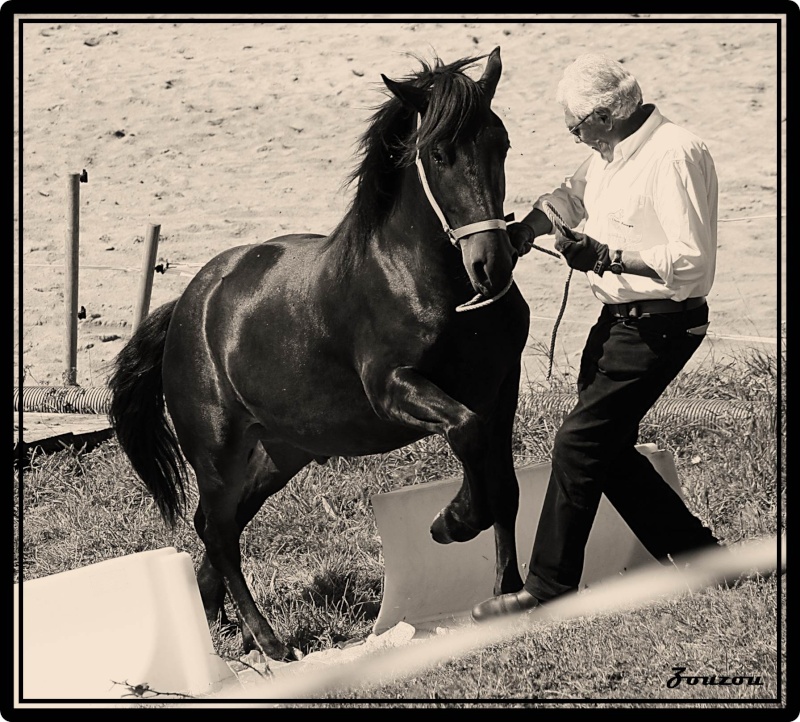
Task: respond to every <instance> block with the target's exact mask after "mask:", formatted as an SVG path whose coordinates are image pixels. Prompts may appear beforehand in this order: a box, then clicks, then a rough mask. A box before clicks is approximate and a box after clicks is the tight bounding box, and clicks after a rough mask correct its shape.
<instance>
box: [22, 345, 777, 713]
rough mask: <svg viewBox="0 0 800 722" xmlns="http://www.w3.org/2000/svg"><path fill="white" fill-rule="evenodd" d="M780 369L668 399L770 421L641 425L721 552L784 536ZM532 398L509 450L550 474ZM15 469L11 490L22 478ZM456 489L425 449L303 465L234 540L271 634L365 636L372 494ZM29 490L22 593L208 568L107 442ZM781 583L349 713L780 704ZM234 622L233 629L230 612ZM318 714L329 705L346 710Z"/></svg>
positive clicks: (678, 605)
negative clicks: (735, 407)
mask: <svg viewBox="0 0 800 722" xmlns="http://www.w3.org/2000/svg"><path fill="white" fill-rule="evenodd" d="M779 363H780V364H781V368H780V370H779ZM784 364H785V356H784V355H781V356H780V357H777V356H776V355H775V354H769V353H764V352H761V351H752V352H747V353H744V354H742V355H741V356H740V357H738V358H737V359H735V362H731V363H729V364H726V365H725V366H718V365H716V366H713V367H712V366H710V365H709V366H708V367H703V368H701V369H699V370H695V371H693V372H691V373H685V374H682V375H681V376H679V378H677V379H676V380H675V382H674V383H673V384H672V385H671V386H670V388H669V389H668V391H667V394H668V395H671V396H674V397H682V398H698V399H722V400H725V399H730V400H734V401H738V402H747V403H752V404H753V408H754V409H755V408H756V407H758V408H762V407H764V406H765V405H766V406H768V407H771V412H770V413H767V414H763V413H754V414H753V415H752V418H751V419H750V420H749V421H748V422H747V423H746V425H745V426H740V427H738V428H730V429H727V430H726V429H718V430H715V431H709V430H707V429H705V428H703V427H702V426H701V425H697V424H674V425H670V424H657V425H655V424H644V425H643V426H642V429H641V434H640V439H639V440H640V442H642V443H647V442H652V443H656V444H658V445H659V447H661V448H665V449H668V450H669V451H671V452H672V454H673V456H674V458H675V463H676V466H677V469H678V476H679V478H680V480H681V483H682V486H683V491H684V494H685V496H686V498H687V503H688V505H689V507H690V508H691V510H692V511H693V512H694V513H695V514H697V515H698V516H699V517H700V518H701V519H702V520H703V522H704V523H706V524H707V525H708V526H709V527H711V528H712V529H713V531H714V532H715V533H716V534H717V536H718V537H720V538H721V539H722V540H723V541H725V542H728V543H734V542H738V541H740V540H747V539H755V538H759V537H762V536H766V535H772V534H775V533H776V532H777V531H778V530H779V529H784V528H785V517H784V515H785V508H786V505H785V490H786V479H785V472H783V470H784V469H785V447H786V444H785V434H786V428H785V418H786V416H785V394H784V393H782V392H783V389H782V388H781V384H782V383H785V382H784V381H783V379H784V378H785V375H784V374H783V370H784V369H783V365H784ZM549 388H550V390H556V391H568V392H571V391H572V390H573V389H574V372H573V370H572V369H567V370H566V371H564V370H559V371H558V373H556V374H554V381H553V382H552V384H551V385H550V387H549ZM541 391H542V389H541V388H533V387H529V386H526V387H523V388H522V390H521V395H520V402H519V408H518V413H517V423H516V426H515V430H514V440H513V448H514V455H515V461H516V463H517V464H518V465H523V464H530V463H535V462H539V461H547V460H548V459H549V455H550V450H551V447H552V439H553V435H554V434H555V431H556V430H557V429H558V426H559V423H560V421H561V419H562V418H563V412H558V411H543V410H542V409H541V407H540V404H539V403H538V401H537V399H538V398H539V397H538V394H539V393H540V392H541ZM14 471H15V477H16V480H17V481H20V470H19V469H15V470H14ZM459 474H460V465H459V464H458V462H457V461H456V459H455V458H454V457H453V455H452V454H451V452H450V451H449V448H448V447H447V445H446V443H445V442H444V441H443V440H442V439H441V438H438V437H432V438H428V439H424V440H422V441H419V442H417V443H415V444H412V445H410V446H407V447H405V448H403V449H399V450H396V451H394V452H391V453H388V454H383V455H379V456H370V457H361V458H352V459H348V458H335V459H331V460H330V461H329V463H328V464H326V465H325V466H318V465H311V466H309V467H307V468H306V469H304V470H303V471H302V472H300V473H299V474H298V475H297V477H296V478H295V479H294V480H293V481H292V482H291V483H290V484H289V485H288V486H287V487H286V488H285V489H284V490H283V491H281V492H279V493H278V494H277V495H275V496H274V497H272V498H271V499H269V500H268V501H267V502H266V504H265V505H264V507H263V508H262V510H261V511H260V512H259V513H258V514H257V515H256V517H255V518H254V519H253V521H252V522H251V523H250V525H249V526H248V527H247V529H246V530H245V532H244V533H243V535H242V540H241V547H242V556H243V570H244V574H245V577H246V579H247V580H248V583H249V585H250V588H251V590H252V592H253V595H254V597H255V599H256V603H257V604H258V605H259V607H260V608H261V609H262V610H264V611H265V613H266V614H267V616H268V618H269V619H270V621H271V622H272V624H273V626H274V628H275V631H276V632H277V633H278V635H279V636H281V637H282V638H283V639H284V640H285V641H286V642H288V643H289V644H291V645H293V646H295V647H297V648H299V649H300V650H301V651H302V652H304V653H310V652H314V651H318V650H323V649H328V648H330V647H331V646H333V645H334V644H336V643H337V642H341V641H345V640H348V639H352V638H363V637H366V636H367V635H369V634H370V632H371V630H372V624H373V622H374V620H375V618H376V617H377V613H378V610H379V608H380V601H381V596H382V584H383V560H382V552H381V543H380V538H379V536H378V533H377V528H376V525H375V522H374V518H373V515H372V510H371V508H370V502H369V498H370V496H371V495H372V494H375V493H379V492H385V491H389V490H392V489H397V488H399V487H402V486H408V485H413V484H418V483H422V482H427V481H432V480H435V479H442V478H447V477H451V476H457V475H459ZM21 481H22V482H23V483H22V484H21V485H20V486H18V487H17V488H18V489H21V495H15V507H14V523H15V525H16V527H17V532H18V530H19V526H18V523H19V512H20V509H19V504H20V503H21V504H22V505H23V507H24V509H23V511H24V518H23V526H22V534H23V536H22V544H21V548H22V552H21V554H15V558H14V580H15V582H17V581H19V579H20V575H21V574H22V575H24V578H25V579H35V578H37V577H40V576H44V575H49V574H54V573H57V572H61V571H67V570H69V569H74V568H77V567H80V566H84V565H86V564H91V563H93V562H98V561H102V560H105V559H110V558H114V557H118V556H122V555H126V554H132V553H135V552H140V551H145V550H148V549H156V548H160V547H164V546H174V547H176V548H177V549H178V550H180V551H186V552H188V553H189V554H191V556H192V559H193V561H194V563H195V565H197V564H198V563H199V561H200V558H201V555H202V546H201V544H200V542H199V540H198V538H197V536H196V534H195V532H194V528H193V526H192V524H191V513H190V514H189V519H188V520H187V521H181V522H180V523H179V524H178V525H177V527H176V529H175V530H174V531H170V530H168V529H167V528H166V527H165V526H164V524H163V523H162V521H161V519H160V517H159V515H158V512H157V509H156V507H155V505H154V504H153V502H152V500H151V499H150V497H149V496H148V495H147V493H146V491H144V489H143V487H142V485H141V483H140V482H139V480H138V478H137V477H136V475H135V474H134V472H133V471H132V469H131V467H130V464H129V463H128V461H127V459H126V457H125V456H124V455H123V454H122V453H121V451H120V449H119V447H118V445H117V443H116V441H113V440H112V441H109V442H106V443H104V444H102V445H100V446H98V447H96V448H94V449H93V450H91V451H82V450H75V449H66V450H64V451H61V452H59V453H55V454H50V455H44V454H34V455H33V457H32V458H31V461H30V465H29V467H28V468H26V469H25V470H24V472H23V473H22V478H21ZM191 509H193V507H192V506H191V505H190V510H191ZM779 511H780V514H779ZM784 581H785V577H768V578H761V577H758V578H752V579H746V580H742V581H741V582H740V583H737V584H736V585H733V586H731V587H730V588H724V589H709V590H705V591H703V592H701V593H695V594H692V595H688V596H685V597H681V598H679V599H675V600H671V601H663V602H656V603H653V604H652V605H650V606H649V607H647V608H645V609H642V610H639V611H637V612H635V613H628V614H620V615H609V616H600V617H593V618H590V619H578V620H571V621H568V622H563V623H558V624H551V625H549V626H543V627H542V628H541V629H540V630H537V631H536V633H530V634H528V635H526V636H525V637H524V638H522V639H519V640H516V641H515V642H514V643H512V644H508V645H503V646H502V647H496V648H488V649H486V650H483V651H481V652H478V653H475V654H473V655H470V656H469V657H465V658H463V659H459V660H454V661H453V662H451V663H448V664H445V665H441V666H440V667H437V668H436V669H433V670H431V671H429V672H426V673H424V674H420V675H419V676H418V677H417V678H413V679H405V680H402V681H399V682H397V683H395V684H392V685H386V686H384V687H381V688H379V689H371V690H364V691H360V692H359V691H356V692H354V693H353V694H352V696H348V699H351V700H352V701H351V702H350V704H352V705H353V706H364V705H365V704H367V701H368V700H369V699H389V700H396V701H397V706H403V705H404V704H407V705H409V706H413V704H418V705H427V706H432V707H435V706H438V705H447V706H454V705H456V706H458V705H462V706H474V705H475V704H476V703H478V702H480V701H481V700H485V701H491V700H505V701H508V702H510V704H511V706H515V705H516V706H522V707H524V706H537V705H546V704H549V703H552V702H553V701H561V702H569V703H570V704H572V705H573V706H582V705H583V703H582V702H581V700H597V702H595V703H594V706H602V705H603V703H604V701H607V702H608V704H611V703H612V702H614V701H617V702H619V701H627V702H626V704H627V705H628V706H637V705H642V704H650V705H651V706H652V703H648V702H647V700H652V701H653V702H657V701H658V700H665V699H666V700H677V699H682V698H687V699H692V700H696V701H698V703H702V702H706V701H707V702H708V703H709V704H710V705H711V704H717V705H718V704H720V703H723V704H730V705H732V706H735V705H736V703H737V700H743V699H753V700H762V701H763V705H764V706H765V707H769V706H774V703H770V702H769V700H770V699H774V698H775V697H776V695H777V694H778V690H779V688H780V689H783V690H785V689H786V686H785V679H781V675H784V674H785V672H783V671H779V670H781V668H782V667H785V664H784V662H785V649H778V648H777V630H778V627H779V626H780V625H783V624H785V620H779V619H777V611H776V609H777V600H778V597H779V595H780V594H783V593H784V591H783V582H784ZM784 608H785V607H784ZM228 614H229V616H231V618H235V613H234V611H233V609H232V608H231V607H230V606H229V608H228ZM212 639H213V641H214V644H215V646H216V648H217V650H218V651H219V653H220V654H221V656H223V657H225V658H229V659H230V658H236V657H238V656H239V655H240V650H241V638H240V637H239V636H238V635H235V636H234V637H226V636H224V635H222V634H220V633H219V631H218V630H216V629H215V630H212ZM779 662H780V663H781V664H780V665H779ZM675 666H684V667H686V670H687V672H686V674H695V675H713V674H737V673H741V674H753V675H760V676H761V677H762V679H763V685H761V686H757V687H755V686H750V687H747V686H742V687H718V686H717V687H711V686H691V687H690V686H686V685H684V686H682V687H680V688H678V689H676V690H670V689H667V688H666V686H665V685H666V681H667V680H668V679H669V677H670V676H671V674H672V672H671V670H672V668H673V667H675ZM328 699H329V701H330V704H331V705H334V706H339V707H342V706H347V705H348V702H347V701H344V700H339V701H336V702H334V701H333V700H334V697H333V696H330V697H329V698H328ZM359 700H360V701H359ZM412 700H413V701H414V702H411V701H412ZM455 700H459V701H460V702H457V703H456V702H454V701H455ZM720 700H721V702H720ZM323 704H324V703H323Z"/></svg>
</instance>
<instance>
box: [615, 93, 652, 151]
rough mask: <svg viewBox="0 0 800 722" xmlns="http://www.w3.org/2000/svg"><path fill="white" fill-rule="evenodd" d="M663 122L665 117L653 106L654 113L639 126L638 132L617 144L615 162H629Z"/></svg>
mask: <svg viewBox="0 0 800 722" xmlns="http://www.w3.org/2000/svg"><path fill="white" fill-rule="evenodd" d="M663 122H664V116H663V115H661V113H660V112H659V110H658V108H657V107H656V106H655V105H653V112H652V113H650V115H649V117H648V118H647V120H645V121H644V123H642V124H641V126H639V128H638V130H636V131H635V132H634V133H631V134H630V135H629V136H628V137H627V138H625V139H624V140H621V141H620V142H619V143H617V145H616V146H615V148H614V160H627V159H628V158H630V157H631V156H632V155H633V154H634V153H635V152H636V151H637V150H639V148H640V147H641V145H642V143H644V142H645V141H646V140H647V139H648V138H649V137H650V136H651V135H652V134H653V131H654V130H655V129H656V128H658V126H659V125H661V124H662V123H663Z"/></svg>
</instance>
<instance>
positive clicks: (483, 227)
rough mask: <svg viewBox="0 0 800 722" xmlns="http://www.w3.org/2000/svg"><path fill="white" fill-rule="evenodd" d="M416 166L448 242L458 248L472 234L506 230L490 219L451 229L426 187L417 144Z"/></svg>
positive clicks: (496, 221) (504, 226) (426, 181)
mask: <svg viewBox="0 0 800 722" xmlns="http://www.w3.org/2000/svg"><path fill="white" fill-rule="evenodd" d="M420 118H421V116H420V115H419V114H417V131H418V132H419V126H420ZM414 162H415V163H416V166H417V175H419V181H420V183H421V184H422V190H424V191H425V196H426V197H427V198H428V202H429V203H430V204H431V207H432V208H433V210H434V212H435V213H436V215H437V216H438V217H439V222H440V223H441V224H442V230H443V231H444V232H445V233H446V234H447V235H448V237H449V238H450V242H451V243H452V244H453V245H454V246H456V247H457V246H458V242H459V241H460V240H461V239H462V238H466V237H467V236H471V235H472V234H473V233H480V232H481V231H494V230H503V231H504V230H505V229H506V222H505V221H504V220H502V219H500V218H491V219H489V220H485V221H477V222H476V223H469V224H467V225H466V226H461V227H460V228H451V227H450V225H449V224H448V223H447V219H446V218H445V216H444V212H443V211H442V209H441V208H440V207H439V204H438V203H437V202H436V199H435V198H434V197H433V193H432V192H431V187H430V186H429V185H428V177H427V176H426V175H425V168H424V167H423V165H422V158H420V155H419V144H417V156H416V159H415V161H414Z"/></svg>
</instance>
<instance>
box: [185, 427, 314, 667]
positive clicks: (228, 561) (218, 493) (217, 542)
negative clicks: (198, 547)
mask: <svg viewBox="0 0 800 722" xmlns="http://www.w3.org/2000/svg"><path fill="white" fill-rule="evenodd" d="M240 451H243V452H244V451H245V449H240ZM245 457H246V460H245V461H244V462H242V461H241V460H239V459H237V455H236V454H235V453H226V454H222V455H221V456H220V457H219V458H217V459H215V460H214V461H212V460H210V459H208V460H207V461H206V462H205V463H202V462H201V463H199V464H198V466H196V467H195V471H196V472H197V476H198V488H199V489H200V506H199V508H198V511H197V514H196V515H195V527H196V528H197V530H198V534H199V535H200V537H201V539H202V540H203V543H204V544H205V547H206V554H205V555H204V558H203V561H202V563H201V565H200V570H199V571H198V583H199V585H200V592H201V596H202V598H203V605H204V607H205V611H206V616H207V618H208V619H209V622H211V623H213V622H214V621H216V620H217V619H219V620H220V621H221V622H222V623H223V624H225V623H226V622H227V618H226V617H225V615H224V608H223V601H224V598H225V591H226V589H227V591H228V592H229V593H230V595H231V598H232V600H233V602H234V605H235V607H236V610H237V614H238V617H239V622H240V625H241V627H242V638H243V643H244V648H245V651H249V650H250V649H260V650H261V651H263V652H264V653H265V654H266V655H267V656H269V657H272V658H275V659H285V658H287V657H289V655H288V650H287V648H286V647H285V645H283V644H282V643H281V642H280V641H279V640H278V639H277V637H276V636H275V633H274V632H273V630H272V627H271V626H270V625H269V623H268V622H267V620H266V619H265V618H264V617H263V615H262V614H261V613H260V612H259V611H258V608H257V607H256V604H255V601H254V600H253V597H252V594H251V593H250V590H249V589H248V587H247V583H246V582H245V580H244V576H243V574H242V570H241V552H240V549H239V537H240V536H241V533H242V530H243V529H244V527H245V526H246V525H247V524H248V522H249V521H250V520H251V519H252V518H253V517H254V516H255V514H256V513H257V512H258V510H259V509H260V508H261V506H262V505H263V503H264V501H265V500H266V499H267V498H268V497H269V496H270V495H272V494H274V493H275V492H277V491H278V490H280V489H282V488H283V487H284V486H285V485H286V483H287V482H288V481H289V480H290V479H291V478H292V477H293V476H294V475H295V474H296V473H297V472H298V471H299V470H300V469H301V468H303V467H304V466H305V465H306V464H308V463H309V462H310V461H311V458H312V457H311V456H310V455H308V454H307V453H305V452H301V451H299V450H297V449H293V448H290V447H285V446H281V447H271V448H270V452H269V454H267V452H266V451H265V450H264V448H263V447H262V446H261V444H260V443H259V442H256V443H255V445H253V446H251V450H250V451H249V452H245Z"/></svg>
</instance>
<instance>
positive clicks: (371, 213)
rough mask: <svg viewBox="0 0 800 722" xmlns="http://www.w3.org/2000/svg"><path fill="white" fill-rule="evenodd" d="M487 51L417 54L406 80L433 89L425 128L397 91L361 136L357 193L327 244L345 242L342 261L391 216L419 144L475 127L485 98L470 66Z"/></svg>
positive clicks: (357, 253)
mask: <svg viewBox="0 0 800 722" xmlns="http://www.w3.org/2000/svg"><path fill="white" fill-rule="evenodd" d="M484 57H486V56H485V55H484V56H476V57H470V58H461V59H460V60H456V61H454V62H452V63H449V64H444V63H443V62H442V61H441V59H439V58H438V57H435V58H434V61H433V63H428V62H426V61H425V60H422V59H420V58H417V60H419V62H420V63H421V65H422V69H421V70H420V71H418V72H417V73H414V74H412V75H409V76H407V77H405V78H403V79H402V80H401V81H400V82H402V83H404V84H405V83H407V84H410V85H413V86H414V87H416V88H420V89H423V90H426V91H427V92H428V106H427V110H426V112H425V115H424V117H423V120H422V123H421V126H420V128H419V131H418V132H416V113H414V112H413V111H412V110H411V109H409V108H408V107H406V106H405V105H404V104H403V103H402V101H400V100H399V99H398V98H397V97H395V96H394V95H391V97H390V98H389V99H388V100H386V101H385V102H384V103H383V104H382V105H380V106H378V107H377V108H374V110H375V111H376V112H375V113H374V115H373V116H372V117H371V118H370V121H369V124H368V126H367V129H366V130H365V131H364V133H363V134H362V135H361V138H360V140H359V146H358V148H359V154H360V156H361V160H360V162H359V163H358V165H357V166H356V168H355V169H354V170H353V172H352V173H351V174H350V175H349V176H348V178H347V180H346V182H345V187H347V186H350V185H352V184H355V185H356V190H355V196H354V197H353V200H352V201H351V203H350V207H349V209H348V211H347V213H346V214H345V216H344V218H343V219H342V221H341V222H340V223H339V225H338V226H337V227H336V228H335V229H334V231H333V232H332V233H331V235H330V236H329V237H328V239H327V241H326V243H325V247H326V248H329V247H331V246H333V245H336V246H337V247H339V250H340V251H341V253H340V254H339V258H340V260H341V261H343V262H345V263H347V264H350V263H351V262H353V261H355V260H357V259H358V258H360V257H361V256H363V254H364V251H365V250H366V248H367V244H368V242H369V239H370V237H371V236H372V234H373V233H374V232H375V230H376V229H377V228H379V227H380V226H381V225H382V224H383V223H384V222H385V220H386V218H387V217H388V216H389V214H390V213H391V211H392V209H393V207H394V204H395V202H396V200H397V198H398V192H399V183H400V174H401V171H402V169H403V168H405V167H406V166H408V165H410V164H413V163H414V158H415V156H416V150H417V147H419V149H420V150H421V151H422V150H424V149H425V148H427V147H429V146H430V145H432V144H435V143H439V142H445V143H456V142H457V141H458V140H459V139H460V138H461V137H462V136H463V135H464V133H465V131H467V129H468V128H470V127H471V125H472V124H471V122H470V121H471V120H472V119H474V118H475V117H476V116H477V114H478V111H479V109H480V108H481V105H482V103H483V102H484V101H483V100H482V90H481V87H480V85H479V84H478V82H476V81H475V80H472V79H471V78H470V77H469V76H467V75H466V74H465V73H464V70H465V69H466V68H468V67H469V66H471V65H474V64H475V63H476V62H478V61H479V60H481V59H482V58H484Z"/></svg>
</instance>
